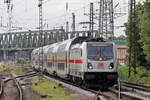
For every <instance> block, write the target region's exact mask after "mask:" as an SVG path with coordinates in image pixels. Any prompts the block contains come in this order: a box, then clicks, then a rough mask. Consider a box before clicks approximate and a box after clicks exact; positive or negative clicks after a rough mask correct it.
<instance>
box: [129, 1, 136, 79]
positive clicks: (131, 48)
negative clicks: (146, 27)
mask: <svg viewBox="0 0 150 100" xmlns="http://www.w3.org/2000/svg"><path fill="white" fill-rule="evenodd" d="M129 11H130V14H129V18H130V30H131V33H130V38H129V41H130V46H129V73H128V74H129V77H130V72H131V66H132V64H131V61H132V59H131V58H132V52H133V51H134V53H133V67H134V72H136V58H137V57H136V52H135V50H136V43H135V41H136V0H130V10H129Z"/></svg>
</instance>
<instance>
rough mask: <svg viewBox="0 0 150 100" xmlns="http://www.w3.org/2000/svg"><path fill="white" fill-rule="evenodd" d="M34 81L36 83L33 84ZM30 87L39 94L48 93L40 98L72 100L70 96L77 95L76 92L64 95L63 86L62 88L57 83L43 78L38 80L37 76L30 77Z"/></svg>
mask: <svg viewBox="0 0 150 100" xmlns="http://www.w3.org/2000/svg"><path fill="white" fill-rule="evenodd" d="M35 83H38V85H35ZM54 87H55V88H54ZM31 88H32V89H33V91H35V92H36V93H37V94H39V95H48V97H47V98H41V100H72V98H74V97H77V96H78V94H70V95H69V96H66V89H65V88H62V87H60V86H59V85H58V84H56V83H54V82H51V81H49V80H47V79H45V78H43V79H42V80H41V81H39V77H34V78H33V79H32V87H31Z"/></svg>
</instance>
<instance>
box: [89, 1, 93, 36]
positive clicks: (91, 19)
mask: <svg viewBox="0 0 150 100" xmlns="http://www.w3.org/2000/svg"><path fill="white" fill-rule="evenodd" d="M93 30H94V7H93V3H90V24H89V32H90V35H89V36H90V37H93Z"/></svg>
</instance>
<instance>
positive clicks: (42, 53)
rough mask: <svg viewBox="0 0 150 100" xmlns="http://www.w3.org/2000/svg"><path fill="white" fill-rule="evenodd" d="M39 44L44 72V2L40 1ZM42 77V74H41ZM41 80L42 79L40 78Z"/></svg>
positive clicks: (40, 63) (40, 62)
mask: <svg viewBox="0 0 150 100" xmlns="http://www.w3.org/2000/svg"><path fill="white" fill-rule="evenodd" d="M38 7H39V36H40V38H39V42H40V50H39V51H40V54H39V65H40V66H41V70H43V67H44V52H43V46H44V41H43V9H42V8H43V0H39V4H38ZM41 75H42V73H41ZM40 80H41V78H40Z"/></svg>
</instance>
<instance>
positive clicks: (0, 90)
mask: <svg viewBox="0 0 150 100" xmlns="http://www.w3.org/2000/svg"><path fill="white" fill-rule="evenodd" d="M3 91H4V85H3V81H2V80H0V98H1V97H2V95H3Z"/></svg>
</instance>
